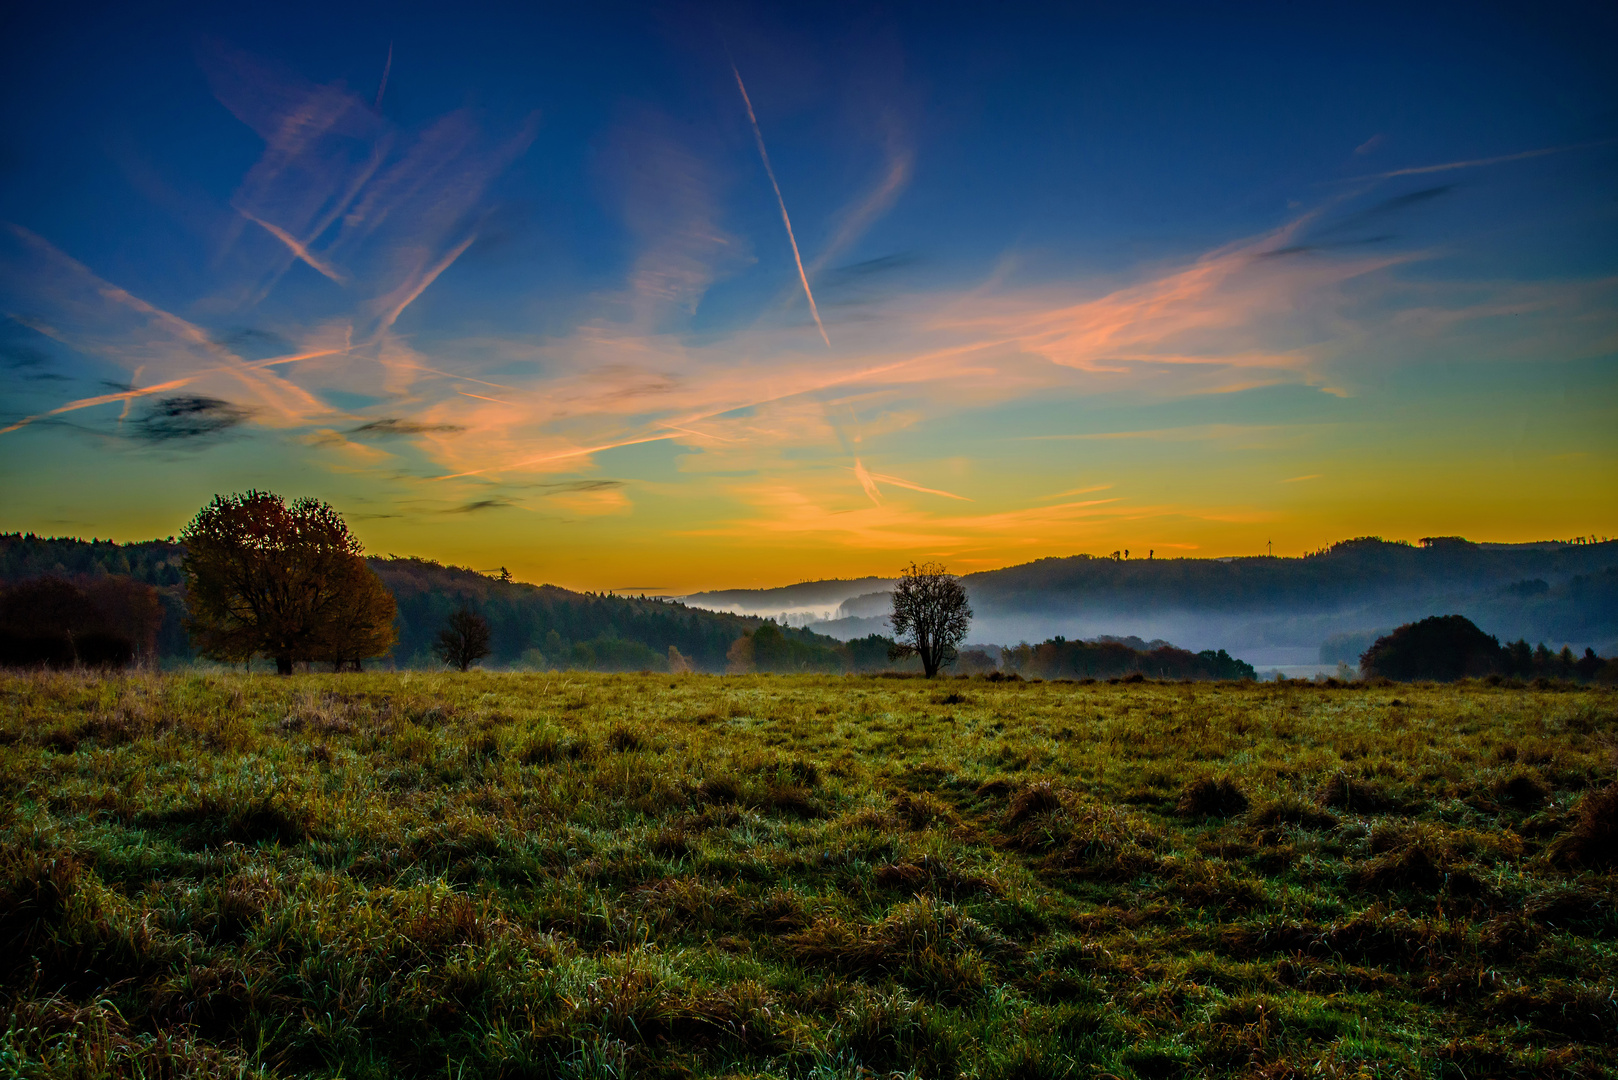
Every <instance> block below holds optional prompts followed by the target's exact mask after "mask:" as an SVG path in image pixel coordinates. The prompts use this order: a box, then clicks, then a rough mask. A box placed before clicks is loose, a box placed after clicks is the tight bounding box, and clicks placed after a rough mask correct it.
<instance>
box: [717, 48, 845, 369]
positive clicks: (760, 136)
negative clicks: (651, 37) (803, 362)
mask: <svg viewBox="0 0 1618 1080" xmlns="http://www.w3.org/2000/svg"><path fill="white" fill-rule="evenodd" d="M730 72H731V74H732V75H734V76H736V89H738V90H740V91H741V92H742V104H743V105H746V106H747V119H748V121H749V122H751V123H752V125H753V138H754V139H755V140H756V141H757V142H758V156H759V157H761V158H763V159H764V171H765V172H766V173H768V174H769V177H770V186H771V187H773V188H774V189H775V201H776V203H777V204H778V205H779V206H780V207H781V223H782V224H784V225H785V226H786V227H787V240H788V242H790V243H791V244H792V261H793V262H795V263H797V264H798V280H799V281H801V282H803V295H804V296H806V297H808V299H809V314H811V315H813V316H814V317H815V329H817V330H819V331H820V340H821V341H824V342H825V343H826V347H827V348H828V349H829V348H831V338H829V337H827V336H826V327H825V325H824V324H823V323H821V321H820V309H819V308H818V307H816V306H815V294H814V293H812V292H810V291H809V275H808V274H805V273H804V272H803V256H801V255H799V254H798V238H797V237H796V236H794V235H793V234H792V219H791V218H789V217H787V201H786V200H785V199H783V198H781V185H780V184H778V183H777V182H776V180H775V169H774V168H772V167H771V165H770V152H769V151H768V150H766V149H764V133H763V132H762V131H760V130H759V128H758V117H757V116H755V115H753V99H752V98H750V97H748V96H747V87H746V85H744V84H743V83H742V73H741V72H740V71H738V70H737V69H736V65H735V64H732V65H730Z"/></svg>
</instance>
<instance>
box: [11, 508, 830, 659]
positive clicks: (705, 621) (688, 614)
mask: <svg viewBox="0 0 1618 1080" xmlns="http://www.w3.org/2000/svg"><path fill="white" fill-rule="evenodd" d="M184 559H185V549H184V547H183V546H181V545H180V544H178V543H176V542H175V541H173V540H149V541H144V542H140V543H133V544H116V543H113V542H111V541H108V540H78V539H72V538H54V537H53V538H47V537H38V536H33V535H31V534H30V535H23V534H18V533H8V534H0V584H9V583H13V582H17V581H23V580H26V579H28V578H33V577H39V576H41V575H43V574H57V575H60V576H63V577H70V578H75V577H80V578H94V577H99V576H103V575H107V574H116V575H127V576H129V577H133V578H135V579H136V580H138V581H144V582H146V583H148V584H150V585H153V586H156V587H157V589H158V593H159V596H160V597H161V599H162V602H163V608H164V618H163V626H162V629H161V630H160V632H159V636H158V655H159V656H160V657H161V658H164V659H168V660H183V659H189V658H190V657H191V655H192V654H191V649H190V642H189V639H188V637H187V635H186V631H185V625H184V619H185V615H186V607H185V575H184V573H183V566H184ZM367 562H369V564H370V566H371V569H373V570H375V571H376V572H377V574H378V575H379V576H380V577H381V578H382V580H383V582H384V583H385V584H386V585H387V586H388V589H389V591H391V592H392V593H393V595H394V598H395V600H397V601H398V604H399V618H398V622H397V624H396V627H397V629H398V632H399V640H398V643H397V644H396V645H395V647H394V649H393V652H392V653H391V654H390V655H389V656H388V657H385V658H383V660H382V661H380V662H381V663H383V664H393V665H395V666H400V667H426V666H431V665H433V664H434V663H435V661H434V659H433V657H432V652H431V650H432V641H433V637H434V635H436V634H437V632H438V629H439V627H440V626H442V624H443V621H444V618H445V616H447V615H449V614H450V613H451V612H452V611H454V610H455V609H456V608H458V607H460V606H461V605H463V604H465V605H467V606H469V607H471V608H473V609H474V610H476V611H478V612H479V613H480V614H482V615H483V616H484V617H485V618H487V619H488V620H489V623H490V627H491V629H492V631H493V634H492V638H491V642H490V644H491V645H492V646H493V649H494V652H493V655H492V656H490V658H489V661H488V662H489V663H490V664H493V665H499V666H528V667H578V668H590V669H595V670H641V669H646V668H649V669H652V670H666V668H667V665H668V650H669V646H671V645H672V646H674V647H675V648H676V649H678V650H679V652H680V654H681V655H682V656H684V657H685V658H686V659H687V660H688V661H689V662H690V663H691V664H692V665H693V666H694V667H695V668H697V669H698V670H703V671H723V670H724V669H725V665H726V652H727V650H728V649H729V648H730V647H731V645H732V644H733V643H734V642H735V641H736V639H737V638H740V637H742V636H743V635H746V634H749V633H751V632H752V631H753V630H755V629H757V628H758V627H759V626H760V625H761V623H762V620H761V619H758V618H754V617H748V616H740V615H733V614H724V613H718V612H713V611H705V610H702V609H699V608H693V607H688V606H687V605H685V604H683V603H680V602H677V601H668V600H649V599H634V598H630V597H621V596H610V595H598V594H593V593H577V592H572V591H570V590H568V589H562V588H558V587H556V586H554V585H529V584H525V583H522V582H516V581H501V580H499V579H496V578H491V577H489V576H487V575H484V574H480V573H477V572H476V571H473V570H467V569H464V568H461V567H456V566H441V565H439V564H438V563H435V562H431V561H429V560H426V559H405V558H394V557H387V558H371V559H368V560H367ZM782 634H783V636H784V637H785V638H786V639H787V640H788V641H789V642H796V643H798V645H800V646H804V647H808V648H809V649H810V650H811V651H812V652H815V651H816V650H827V649H836V648H838V642H836V641H834V640H832V639H830V638H827V637H824V636H822V635H819V634H815V633H812V632H810V631H807V630H793V629H783V631H782ZM842 651H843V652H846V651H847V650H846V648H845V649H843V650H842ZM815 654H816V655H819V653H818V652H815Z"/></svg>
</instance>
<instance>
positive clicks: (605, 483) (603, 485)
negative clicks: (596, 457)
mask: <svg viewBox="0 0 1618 1080" xmlns="http://www.w3.org/2000/svg"><path fill="white" fill-rule="evenodd" d="M624 486H625V485H624V482H623V481H622V480H567V481H563V482H561V483H556V484H541V485H540V487H542V488H544V489H545V490H547V491H551V492H563V491H566V492H574V491H611V490H613V489H614V488H621V487H624Z"/></svg>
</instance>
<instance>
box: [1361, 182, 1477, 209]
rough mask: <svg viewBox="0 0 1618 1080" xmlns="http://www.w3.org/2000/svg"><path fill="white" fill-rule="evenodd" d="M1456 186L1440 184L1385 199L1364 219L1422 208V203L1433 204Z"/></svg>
mask: <svg viewBox="0 0 1618 1080" xmlns="http://www.w3.org/2000/svg"><path fill="white" fill-rule="evenodd" d="M1456 187H1457V185H1455V184H1440V185H1438V186H1437V187H1430V188H1422V189H1421V190H1420V191H1409V192H1406V193H1405V194H1403V195H1395V196H1394V197H1393V198H1391V199H1384V200H1382V201H1381V202H1379V203H1377V204H1376V205H1375V206H1373V207H1371V208H1370V209H1369V210H1367V211H1365V212H1364V213H1363V214H1362V215H1360V216H1362V217H1371V216H1372V215H1375V214H1392V213H1395V212H1396V211H1399V210H1404V209H1406V208H1407V207H1411V206H1420V205H1421V204H1422V203H1428V202H1432V201H1433V200H1434V199H1437V198H1440V197H1442V196H1444V195H1448V194H1449V193H1450V192H1452V191H1454V190H1455V188H1456Z"/></svg>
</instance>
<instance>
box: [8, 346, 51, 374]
mask: <svg viewBox="0 0 1618 1080" xmlns="http://www.w3.org/2000/svg"><path fill="white" fill-rule="evenodd" d="M50 360H51V356H50V353H47V352H46V351H45V350H44V349H40V348H36V347H34V346H33V345H28V344H24V343H23V342H20V341H0V364H4V365H5V366H6V367H8V368H28V367H39V366H40V365H42V364H48V363H50Z"/></svg>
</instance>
